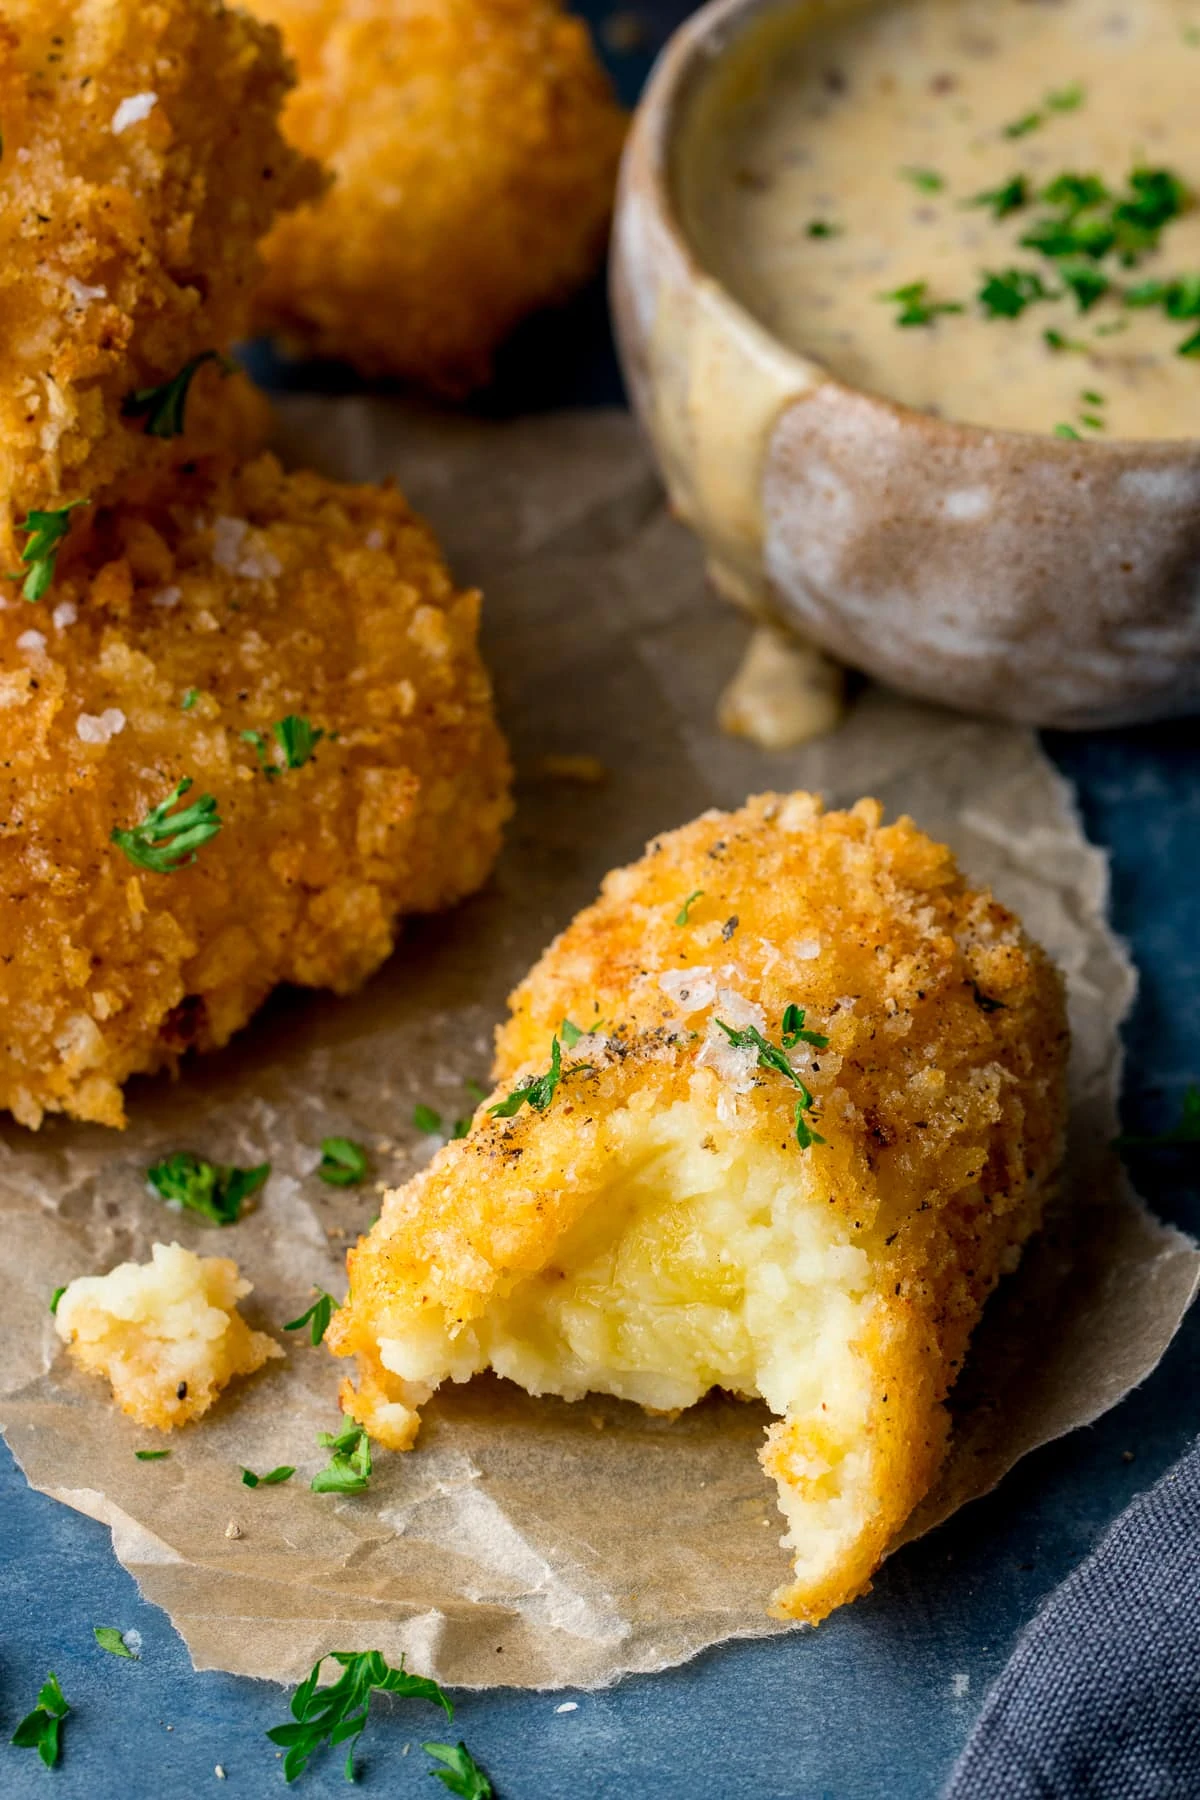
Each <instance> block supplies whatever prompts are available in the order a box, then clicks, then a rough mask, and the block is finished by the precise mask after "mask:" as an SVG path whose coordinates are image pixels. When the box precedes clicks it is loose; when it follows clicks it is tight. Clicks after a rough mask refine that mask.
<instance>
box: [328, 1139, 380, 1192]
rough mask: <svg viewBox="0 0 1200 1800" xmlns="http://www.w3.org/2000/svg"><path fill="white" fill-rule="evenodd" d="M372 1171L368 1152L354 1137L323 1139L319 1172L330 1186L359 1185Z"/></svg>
mask: <svg viewBox="0 0 1200 1800" xmlns="http://www.w3.org/2000/svg"><path fill="white" fill-rule="evenodd" d="M369 1173H370V1164H369V1163H368V1161H367V1153H366V1151H365V1150H364V1149H363V1147H362V1145H361V1144H356V1143H355V1141H354V1139H353V1138H348V1137H327V1138H322V1139H321V1160H320V1162H319V1163H318V1164H317V1174H318V1176H319V1177H320V1179H321V1180H322V1181H325V1182H328V1184H329V1186H330V1187H357V1186H358V1184H359V1182H360V1181H365V1180H366V1178H367V1175H368V1174H369Z"/></svg>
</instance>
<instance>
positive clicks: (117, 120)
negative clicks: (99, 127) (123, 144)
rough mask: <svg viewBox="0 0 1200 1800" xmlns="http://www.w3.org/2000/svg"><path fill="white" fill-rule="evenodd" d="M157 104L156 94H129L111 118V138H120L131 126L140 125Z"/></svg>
mask: <svg viewBox="0 0 1200 1800" xmlns="http://www.w3.org/2000/svg"><path fill="white" fill-rule="evenodd" d="M157 104H158V95H157V94H130V95H129V96H128V97H127V98H126V99H124V100H122V102H121V104H120V106H118V108H117V110H116V112H115V113H114V114H113V116H112V133H113V136H114V137H120V135H121V133H122V132H123V131H127V130H128V129H129V127H130V126H131V125H140V124H141V122H142V120H143V119H148V118H149V117H150V114H151V113H152V112H153V111H154V108H155V106H156V105H157Z"/></svg>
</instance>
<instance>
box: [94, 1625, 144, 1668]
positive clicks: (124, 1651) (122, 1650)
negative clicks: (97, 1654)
mask: <svg viewBox="0 0 1200 1800" xmlns="http://www.w3.org/2000/svg"><path fill="white" fill-rule="evenodd" d="M92 1636H93V1637H94V1638H95V1640H96V1642H97V1643H98V1644H99V1646H100V1648H101V1649H102V1650H107V1651H108V1654H109V1655H110V1656H124V1657H127V1658H128V1659H129V1661H130V1662H137V1660H138V1659H137V1657H136V1656H135V1655H134V1653H133V1651H132V1650H131V1649H130V1648H129V1645H128V1644H127V1643H126V1642H125V1639H124V1637H123V1635H122V1634H121V1632H119V1631H118V1630H117V1628H116V1626H115V1625H93V1626H92Z"/></svg>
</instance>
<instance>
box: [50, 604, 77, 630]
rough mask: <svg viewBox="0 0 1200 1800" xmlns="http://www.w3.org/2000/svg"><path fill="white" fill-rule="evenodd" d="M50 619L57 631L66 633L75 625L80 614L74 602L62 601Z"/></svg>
mask: <svg viewBox="0 0 1200 1800" xmlns="http://www.w3.org/2000/svg"><path fill="white" fill-rule="evenodd" d="M50 617H51V619H52V620H53V622H54V629H55V631H65V630H66V629H67V626H68V625H73V624H74V623H75V621H76V619H77V618H78V617H79V613H78V610H77V608H76V606H75V602H74V601H73V600H60V601H59V603H58V605H57V606H56V607H55V609H54V611H53V612H52V613H51V614H50Z"/></svg>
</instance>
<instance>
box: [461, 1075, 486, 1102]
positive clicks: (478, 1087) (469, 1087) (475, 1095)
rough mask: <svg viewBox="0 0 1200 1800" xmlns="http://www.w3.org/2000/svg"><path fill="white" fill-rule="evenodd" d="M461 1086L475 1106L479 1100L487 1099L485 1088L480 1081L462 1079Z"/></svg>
mask: <svg viewBox="0 0 1200 1800" xmlns="http://www.w3.org/2000/svg"><path fill="white" fill-rule="evenodd" d="M463 1087H464V1089H465V1090H466V1092H467V1094H468V1095H469V1096H470V1098H471V1099H472V1100H473V1101H474V1102H475V1104H476V1106H478V1105H479V1103H480V1101H481V1100H486V1099H487V1089H486V1088H485V1087H484V1086H483V1085H482V1084H481V1083H480V1082H478V1081H464V1082H463Z"/></svg>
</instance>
